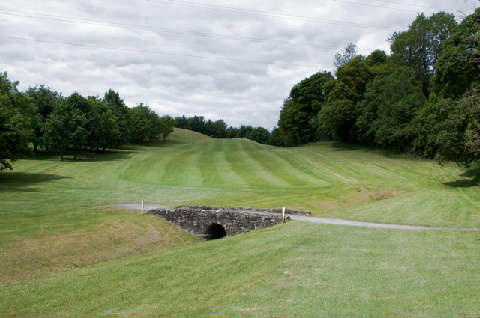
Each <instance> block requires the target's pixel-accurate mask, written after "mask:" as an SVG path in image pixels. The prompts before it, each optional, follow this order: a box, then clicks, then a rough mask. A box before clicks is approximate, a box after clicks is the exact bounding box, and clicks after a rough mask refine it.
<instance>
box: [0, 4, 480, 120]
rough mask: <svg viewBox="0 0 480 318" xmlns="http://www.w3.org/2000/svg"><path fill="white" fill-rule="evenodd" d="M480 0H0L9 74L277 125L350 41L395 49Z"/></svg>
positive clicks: (176, 110) (2, 56)
mask: <svg viewBox="0 0 480 318" xmlns="http://www.w3.org/2000/svg"><path fill="white" fill-rule="evenodd" d="M478 6H480V2H479V1H478V0H423V1H422V0H418V1H413V0H404V1H402V0H390V1H387V0H324V1H321V0H302V1H293V0H290V1H282V0H262V1H258V0H255V1H253V0H219V1H212V0H136V1H131V0H130V1H127V0H115V1H113V0H82V1H80V0H78V1H73V0H61V1H56V0H42V1H37V0H13V1H2V2H0V41H1V45H0V72H7V73H8V76H9V78H10V79H11V80H15V81H19V82H20V85H19V88H20V89H22V90H24V89H27V88H29V87H34V86H38V85H46V86H49V87H50V88H52V89H54V90H57V91H59V92H61V93H62V94H63V95H64V96H68V95H70V94H72V93H73V92H79V93H80V94H82V95H84V96H99V97H102V96H103V94H104V93H105V92H106V91H107V90H108V89H110V88H112V89H114V90H116V91H117V92H119V93H120V95H121V97H122V98H123V99H124V100H125V102H126V103H127V105H129V106H131V107H132V106H135V105H138V104H139V103H144V104H146V105H149V106H150V107H151V108H152V109H153V110H155V111H156V112H157V113H158V114H159V115H165V114H168V115H171V116H181V115H186V116H193V115H201V116H204V117H206V118H208V119H212V120H217V119H224V120H225V121H226V122H227V124H229V125H232V126H240V125H253V126H262V127H265V128H267V129H272V128H273V127H274V126H275V125H276V123H277V121H278V118H279V113H280V110H281V108H282V105H283V101H284V100H285V98H287V97H288V95H289V92H290V89H291V88H292V86H293V85H295V84H296V83H298V82H299V81H301V80H302V79H304V78H306V77H308V76H310V75H312V74H314V73H316V72H318V71H323V70H326V71H332V72H334V65H333V61H334V55H335V53H336V52H338V51H339V50H341V49H342V48H344V47H345V46H346V45H347V43H349V42H352V43H354V44H356V45H357V47H358V52H359V53H360V54H364V55H368V54H369V53H370V52H372V51H373V50H375V49H383V50H385V51H386V52H389V46H390V43H389V42H388V38H389V37H390V36H391V35H392V34H393V32H395V31H402V30H406V29H407V28H408V26H409V24H410V23H411V22H412V21H413V19H414V18H415V17H416V16H417V14H419V13H422V12H424V13H425V14H426V15H431V14H432V13H434V12H438V11H447V12H450V13H454V14H455V16H456V17H457V18H458V19H461V17H462V16H465V15H468V14H470V13H472V12H473V11H474V8H475V7H478Z"/></svg>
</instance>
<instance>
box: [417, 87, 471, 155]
mask: <svg viewBox="0 0 480 318" xmlns="http://www.w3.org/2000/svg"><path fill="white" fill-rule="evenodd" d="M479 122H480V88H478V87H474V88H472V89H471V90H469V91H468V92H466V93H465V94H464V95H463V96H462V98H460V99H458V100H454V99H451V98H443V97H437V96H432V98H430V100H429V102H428V103H426V104H425V107H424V108H422V109H421V110H420V111H419V113H418V115H417V117H416V118H415V127H416V131H417V137H416V139H415V141H414V143H413V144H414V147H415V148H414V149H415V151H416V152H417V153H419V154H421V155H424V156H428V157H436V158H437V159H438V160H439V161H445V160H450V161H456V162H463V163H469V162H472V161H474V160H478V159H480V153H479V152H478V149H479V146H480V144H479V136H480V127H479Z"/></svg>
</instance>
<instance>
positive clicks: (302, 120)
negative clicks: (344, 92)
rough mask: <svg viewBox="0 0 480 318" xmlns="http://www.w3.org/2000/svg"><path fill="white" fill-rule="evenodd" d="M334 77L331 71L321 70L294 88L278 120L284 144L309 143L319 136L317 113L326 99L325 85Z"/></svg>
mask: <svg viewBox="0 0 480 318" xmlns="http://www.w3.org/2000/svg"><path fill="white" fill-rule="evenodd" d="M332 79H333V77H332V75H331V74H330V73H328V72H319V73H316V74H314V75H312V76H311V77H309V78H307V79H304V80H303V81H301V82H300V83H298V84H297V85H295V86H294V87H293V88H292V90H291V92H290V96H289V97H288V98H287V100H286V101H285V103H284V105H283V108H282V111H281V112H280V120H279V121H278V126H279V129H280V133H281V134H282V135H283V136H284V140H283V144H284V145H286V146H292V145H298V144H303V143H308V142H311V141H314V140H315V139H317V138H318V121H317V119H316V114H318V112H319V111H320V110H321V109H322V105H323V104H324V103H325V101H326V96H325V94H324V92H323V86H324V85H325V83H327V82H328V81H330V80H332Z"/></svg>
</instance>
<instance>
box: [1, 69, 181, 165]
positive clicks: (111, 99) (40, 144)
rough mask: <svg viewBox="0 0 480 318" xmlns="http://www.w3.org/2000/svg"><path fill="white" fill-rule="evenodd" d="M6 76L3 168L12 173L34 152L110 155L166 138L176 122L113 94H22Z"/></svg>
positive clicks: (38, 90) (3, 87) (35, 90)
mask: <svg viewBox="0 0 480 318" xmlns="http://www.w3.org/2000/svg"><path fill="white" fill-rule="evenodd" d="M17 87H18V82H12V81H10V80H9V79H8V77H7V74H6V73H3V74H0V170H4V169H11V168H12V161H14V160H15V158H16V157H17V156H18V155H25V154H30V153H31V152H34V153H36V152H39V151H42V152H46V153H55V154H58V155H59V157H60V159H61V160H64V157H65V155H67V154H68V155H73V159H74V160H76V159H77V156H78V154H79V153H85V152H104V151H105V150H106V149H107V148H117V147H119V146H121V145H124V144H127V143H133V144H146V143H151V142H154V141H156V140H158V139H159V138H163V139H165V138H166V137H167V136H168V135H169V134H170V133H171V132H172V131H173V125H174V120H173V118H171V117H169V116H163V117H160V116H158V115H157V114H156V113H155V112H154V111H152V110H151V109H150V108H149V107H148V106H145V105H143V104H140V105H138V106H136V107H133V108H129V107H127V106H126V105H125V103H124V101H123V100H122V99H121V98H120V96H119V94H118V93H117V92H115V91H113V90H109V91H108V92H106V93H105V95H104V97H103V98H98V97H92V96H90V97H83V96H81V95H80V94H78V93H73V94H72V95H70V96H68V97H63V96H62V95H61V94H60V93H58V92H56V91H54V90H51V89H50V88H48V87H46V86H39V87H34V88H29V89H28V90H26V91H24V92H22V91H20V90H18V88H17Z"/></svg>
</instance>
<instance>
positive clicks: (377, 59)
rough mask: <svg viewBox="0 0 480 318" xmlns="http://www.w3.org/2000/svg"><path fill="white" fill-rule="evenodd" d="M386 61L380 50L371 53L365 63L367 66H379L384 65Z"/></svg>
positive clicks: (385, 56)
mask: <svg viewBox="0 0 480 318" xmlns="http://www.w3.org/2000/svg"><path fill="white" fill-rule="evenodd" d="M387 60H388V57H387V54H386V53H385V51H382V50H375V51H373V52H372V53H371V54H370V55H369V56H367V58H366V59H365V62H366V63H367V65H368V66H374V65H381V64H385V63H386V62H387Z"/></svg>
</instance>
